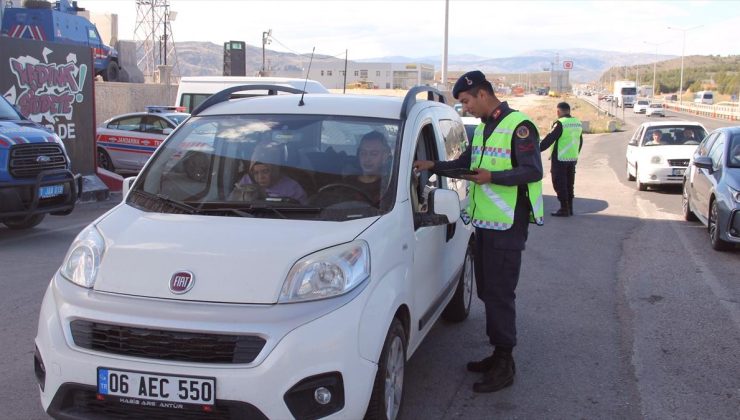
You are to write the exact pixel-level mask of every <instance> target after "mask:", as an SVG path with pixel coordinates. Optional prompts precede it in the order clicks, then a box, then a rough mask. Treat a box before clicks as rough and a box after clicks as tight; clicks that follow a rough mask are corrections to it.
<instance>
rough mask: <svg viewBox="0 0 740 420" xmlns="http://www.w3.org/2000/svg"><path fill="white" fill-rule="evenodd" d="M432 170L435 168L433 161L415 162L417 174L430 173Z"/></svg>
mask: <svg viewBox="0 0 740 420" xmlns="http://www.w3.org/2000/svg"><path fill="white" fill-rule="evenodd" d="M432 168H434V162H433V161H431V160H415V161H414V171H415V172H421V171H428V170H430V169H432Z"/></svg>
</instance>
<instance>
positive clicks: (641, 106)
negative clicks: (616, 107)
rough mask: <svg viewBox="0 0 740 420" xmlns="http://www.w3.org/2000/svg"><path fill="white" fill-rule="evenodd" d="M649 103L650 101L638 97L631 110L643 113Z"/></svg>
mask: <svg viewBox="0 0 740 420" xmlns="http://www.w3.org/2000/svg"><path fill="white" fill-rule="evenodd" d="M649 105H650V101H648V100H645V99H638V100H637V102H635V106H634V108H632V111H634V113H635V114H644V113H645V111H646V110H647V109H648V106H649Z"/></svg>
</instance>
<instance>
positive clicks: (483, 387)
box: [473, 353, 516, 393]
mask: <svg viewBox="0 0 740 420" xmlns="http://www.w3.org/2000/svg"><path fill="white" fill-rule="evenodd" d="M515 374H516V367H515V365H514V357H512V355H511V353H501V354H494V356H493V367H492V368H491V370H489V371H488V372H486V373H484V374H483V380H481V381H480V382H476V383H474V384H473V392H480V393H485V392H496V391H500V390H502V389H504V388H506V387H508V386H511V385H512V384H513V383H514V375H515Z"/></svg>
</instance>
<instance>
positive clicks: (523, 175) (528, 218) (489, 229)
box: [414, 71, 543, 392]
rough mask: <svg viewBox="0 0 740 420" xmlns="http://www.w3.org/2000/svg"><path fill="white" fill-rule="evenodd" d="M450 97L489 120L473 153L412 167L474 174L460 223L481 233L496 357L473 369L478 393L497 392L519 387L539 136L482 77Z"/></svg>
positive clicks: (480, 269)
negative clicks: (517, 353)
mask: <svg viewBox="0 0 740 420" xmlns="http://www.w3.org/2000/svg"><path fill="white" fill-rule="evenodd" d="M452 95H453V96H454V97H455V99H458V100H459V101H460V102H461V103H462V104H463V110H464V111H466V112H469V113H470V114H472V115H474V116H476V117H479V118H480V119H481V120H482V121H483V122H482V123H481V124H480V125H479V126H478V127H477V129H476V131H475V135H474V136H473V139H472V142H471V144H470V147H468V148H467V149H466V150H465V151H464V152H463V154H462V155H461V156H460V157H459V158H458V159H456V160H452V161H446V162H442V161H416V162H414V168H415V170H417V171H422V170H432V171H433V172H435V173H437V174H438V175H441V176H445V173H446V171H447V173H448V174H450V173H449V170H450V169H469V170H470V171H471V173H472V174H469V175H462V177H464V179H467V180H469V181H471V184H470V185H469V194H468V199H469V200H468V201H469V205H468V206H467V208H466V209H465V210H464V211H463V212H462V217H463V220H465V222H466V223H472V224H473V226H475V228H476V229H475V253H474V258H475V280H476V286H477V289H478V297H479V298H480V299H481V300H482V301H483V303H484V304H485V309H486V333H487V335H488V338H489V341H490V343H491V345H493V352H492V354H491V355H490V356H488V357H486V358H484V359H482V360H478V361H473V362H470V363H468V365H467V369H468V370H469V371H472V372H479V373H482V374H483V377H482V379H481V380H480V381H479V382H476V383H475V384H474V385H473V391H475V392H495V391H498V390H500V389H503V388H505V387H507V386H509V385H511V384H512V383H513V382H514V373H515V371H516V369H515V365H514V358H513V356H512V351H513V349H514V346H516V309H515V297H516V295H515V289H516V286H517V283H518V282H519V270H520V267H521V257H522V251H523V250H524V244H525V242H526V241H527V234H528V229H529V223H536V224H538V225H539V224H542V212H543V206H542V161H541V159H540V150H539V134H538V133H537V128H536V127H535V125H534V123H533V122H532V121H531V120H530V119H529V117H527V116H526V115H524V114H523V113H521V112H518V111H515V110H513V109H511V108H509V105H508V104H507V103H506V102H500V101H499V100H498V98H497V97H496V95H495V93H494V91H493V87H492V85H491V83H490V82H488V81H487V80H486V78H485V75H484V74H483V73H481V72H480V71H472V72H468V73H465V74H464V75H462V77H460V79H459V80H458V81H457V82H456V83H455V86H454V87H453V89H452Z"/></svg>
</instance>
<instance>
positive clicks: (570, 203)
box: [568, 197, 573, 216]
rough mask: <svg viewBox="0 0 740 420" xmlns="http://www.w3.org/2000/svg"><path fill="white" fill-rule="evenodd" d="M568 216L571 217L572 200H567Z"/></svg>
mask: <svg viewBox="0 0 740 420" xmlns="http://www.w3.org/2000/svg"><path fill="white" fill-rule="evenodd" d="M568 216H573V198H572V197H571V198H570V199H568Z"/></svg>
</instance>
